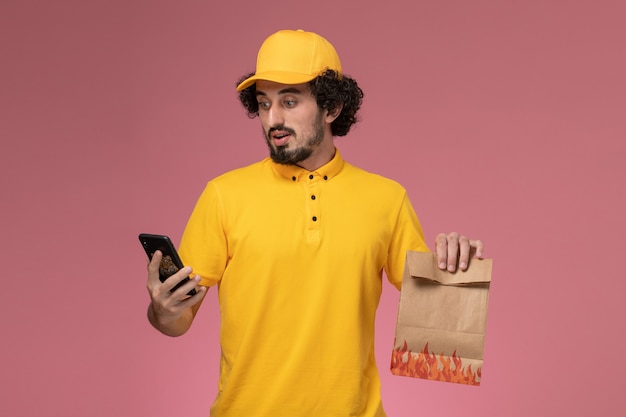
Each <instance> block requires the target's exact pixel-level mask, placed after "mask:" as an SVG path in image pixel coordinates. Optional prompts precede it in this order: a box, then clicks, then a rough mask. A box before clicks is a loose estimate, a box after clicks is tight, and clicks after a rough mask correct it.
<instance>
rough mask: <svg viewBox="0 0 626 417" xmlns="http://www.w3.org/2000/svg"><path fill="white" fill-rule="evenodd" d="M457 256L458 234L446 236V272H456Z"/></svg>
mask: <svg viewBox="0 0 626 417" xmlns="http://www.w3.org/2000/svg"><path fill="white" fill-rule="evenodd" d="M458 256H459V234H458V233H454V232H453V233H450V234H449V235H448V271H450V272H454V271H456V265H457V262H458Z"/></svg>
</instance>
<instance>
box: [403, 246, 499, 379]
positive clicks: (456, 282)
mask: <svg viewBox="0 0 626 417" xmlns="http://www.w3.org/2000/svg"><path fill="white" fill-rule="evenodd" d="M491 269H492V260H491V259H476V258H474V259H472V260H471V261H470V264H469V267H468V269H467V270H466V271H460V270H459V271H457V272H455V273H450V272H447V271H442V270H440V269H439V268H438V267H437V257H436V255H435V254H433V253H425V252H414V251H409V252H407V257H406V264H405V270H404V277H403V280H402V291H401V293H400V303H399V307H398V321H397V325H396V336H395V342H394V349H393V353H392V359H391V372H392V373H393V374H395V375H401V376H410V377H415V378H423V379H430V380H437V381H446V382H454V383H460V384H469V385H480V381H481V376H482V375H481V374H482V364H483V352H484V341H485V327H486V321H487V305H488V301H489V300H488V298H489V286H490V283H491Z"/></svg>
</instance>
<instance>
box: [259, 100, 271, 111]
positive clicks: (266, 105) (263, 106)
mask: <svg viewBox="0 0 626 417" xmlns="http://www.w3.org/2000/svg"><path fill="white" fill-rule="evenodd" d="M269 108H270V103H268V102H267V101H259V109H263V110H267V109H269Z"/></svg>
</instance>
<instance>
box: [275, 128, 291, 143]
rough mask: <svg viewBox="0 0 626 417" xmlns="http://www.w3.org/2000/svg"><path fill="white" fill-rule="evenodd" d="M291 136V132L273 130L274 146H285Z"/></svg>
mask: <svg viewBox="0 0 626 417" xmlns="http://www.w3.org/2000/svg"><path fill="white" fill-rule="evenodd" d="M290 138H291V134H290V133H289V132H287V131H285V130H276V131H274V132H272V142H273V143H274V146H285V145H286V144H287V142H289V139H290Z"/></svg>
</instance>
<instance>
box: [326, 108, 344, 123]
mask: <svg viewBox="0 0 626 417" xmlns="http://www.w3.org/2000/svg"><path fill="white" fill-rule="evenodd" d="M342 109H343V103H341V104H339V105H338V106H337V107H335V108H334V109H332V110H331V111H329V110H326V118H325V119H326V123H329V124H330V123H332V122H334V121H335V119H336V118H337V117H339V115H340V114H341V110H342Z"/></svg>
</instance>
